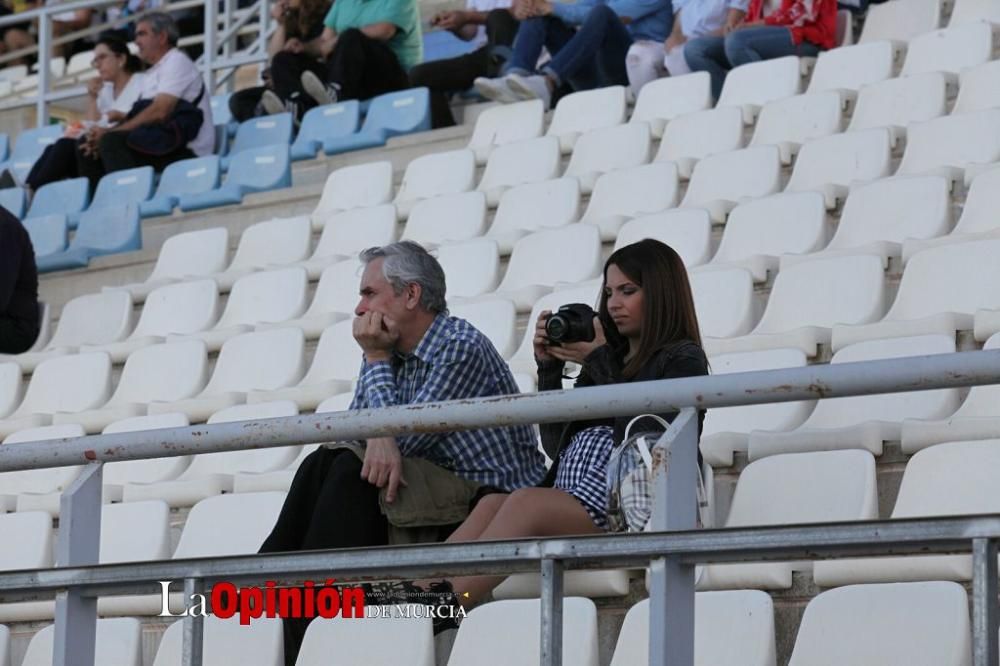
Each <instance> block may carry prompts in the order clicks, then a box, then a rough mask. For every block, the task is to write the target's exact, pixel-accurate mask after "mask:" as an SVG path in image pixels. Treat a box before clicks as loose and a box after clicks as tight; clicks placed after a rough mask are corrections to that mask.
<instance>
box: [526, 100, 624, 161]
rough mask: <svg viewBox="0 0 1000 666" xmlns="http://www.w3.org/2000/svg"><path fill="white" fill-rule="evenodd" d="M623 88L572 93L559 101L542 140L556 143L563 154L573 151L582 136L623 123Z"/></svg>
mask: <svg viewBox="0 0 1000 666" xmlns="http://www.w3.org/2000/svg"><path fill="white" fill-rule="evenodd" d="M625 108H626V96H625V87H624V86H608V87H607V88H597V89H595V90H583V91H580V92H575V93H571V94H569V95H566V96H565V97H563V98H562V99H560V100H559V104H557V105H556V109H555V111H553V113H552V119H551V120H550V121H549V128H548V130H546V132H545V136H551V137H555V138H557V139H558V140H559V148H560V150H561V151H562V152H563V153H568V152H570V151H571V150H573V146H574V145H575V144H576V140H577V138H579V136H580V135H581V134H584V133H586V132H590V131H592V130H595V129H600V128H602V127H611V126H612V125H621V124H622V123H623V122H625Z"/></svg>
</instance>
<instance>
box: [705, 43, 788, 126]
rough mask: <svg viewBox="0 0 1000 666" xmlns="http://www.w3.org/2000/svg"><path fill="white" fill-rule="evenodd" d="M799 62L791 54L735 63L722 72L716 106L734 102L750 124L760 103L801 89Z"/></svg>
mask: <svg viewBox="0 0 1000 666" xmlns="http://www.w3.org/2000/svg"><path fill="white" fill-rule="evenodd" d="M802 72H803V63H802V62H800V60H799V59H798V58H797V57H795V56H788V57H785V58H774V59H772V60H762V61H760V62H754V63H750V64H748V65H744V66H742V67H736V68H734V69H732V70H730V72H729V73H728V74H727V75H726V82H725V83H724V84H723V86H722V93H721V94H720V95H719V101H718V103H717V104H716V106H719V107H722V106H738V107H740V108H741V109H742V110H743V119H744V121H745V122H746V123H747V124H750V123H751V122H752V121H753V120H754V119H755V118H756V117H757V114H758V113H759V112H760V107H762V106H764V105H765V104H767V103H768V102H773V101H775V100H778V99H782V98H785V97H791V96H792V95H798V94H799V93H800V92H802Z"/></svg>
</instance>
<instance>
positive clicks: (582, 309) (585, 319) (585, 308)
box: [545, 303, 597, 345]
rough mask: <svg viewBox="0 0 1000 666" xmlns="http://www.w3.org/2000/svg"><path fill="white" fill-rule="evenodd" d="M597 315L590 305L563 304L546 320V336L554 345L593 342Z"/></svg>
mask: <svg viewBox="0 0 1000 666" xmlns="http://www.w3.org/2000/svg"><path fill="white" fill-rule="evenodd" d="M596 316H597V313H596V312H594V309H593V308H592V307H590V306H589V305H585V304H583V303H570V304H569V305H563V306H562V307H560V308H559V310H557V311H556V312H555V313H553V314H551V315H549V318H548V319H547V320H546V321H545V336H546V337H547V338H548V339H549V343H550V344H553V345H561V344H564V343H567V342H591V341H593V339H594V337H595V333H594V317H596Z"/></svg>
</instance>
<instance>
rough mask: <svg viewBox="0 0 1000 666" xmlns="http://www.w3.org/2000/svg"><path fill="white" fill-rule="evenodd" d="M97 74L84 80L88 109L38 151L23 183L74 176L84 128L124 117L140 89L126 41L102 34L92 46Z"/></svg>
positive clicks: (107, 124)
mask: <svg viewBox="0 0 1000 666" xmlns="http://www.w3.org/2000/svg"><path fill="white" fill-rule="evenodd" d="M93 66H94V68H95V69H96V70H97V76H96V77H95V78H93V79H91V80H90V81H88V82H87V112H86V113H85V114H84V122H83V123H82V124H80V125H77V126H70V127H69V128H67V130H66V134H65V136H63V138H61V139H59V140H58V141H56V142H55V143H53V144H52V145H50V146H49V147H48V148H46V149H45V152H43V153H42V154H41V156H40V157H39V158H38V160H37V161H36V162H35V165H34V166H33V167H32V169H31V171H30V172H29V173H28V177H27V178H26V179H25V184H26V185H27V186H28V187H29V188H30V189H31V190H32V191H34V190H37V189H38V188H39V187H41V186H42V185H45V184H46V183H51V182H54V181H57V180H62V179H64V178H75V177H76V176H77V175H78V173H77V167H76V152H77V147H78V144H79V142H80V141H81V140H82V137H83V136H85V135H86V133H87V130H88V129H89V128H90V127H93V126H95V125H97V126H100V127H110V126H111V125H114V124H116V123H119V122H121V121H122V120H124V119H125V116H126V115H127V114H128V112H129V109H131V108H132V105H133V104H135V101H136V100H137V99H139V92H140V91H141V90H142V74H139V73H138V72H139V70H140V69H141V67H142V63H141V62H140V61H139V59H138V58H137V57H135V56H134V55H132V54H131V53H130V52H129V50H128V44H126V43H125V41H124V40H123V39H122V38H120V37H118V36H115V35H105V36H103V37H101V38H100V39H99V40H98V41H97V45H96V46H95V47H94V62H93Z"/></svg>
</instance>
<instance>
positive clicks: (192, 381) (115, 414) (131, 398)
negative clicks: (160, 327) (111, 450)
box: [52, 340, 208, 433]
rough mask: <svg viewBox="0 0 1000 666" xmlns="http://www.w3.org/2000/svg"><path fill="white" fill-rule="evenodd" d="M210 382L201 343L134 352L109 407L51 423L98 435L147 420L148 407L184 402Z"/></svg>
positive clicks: (184, 342) (61, 416)
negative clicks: (74, 425)
mask: <svg viewBox="0 0 1000 666" xmlns="http://www.w3.org/2000/svg"><path fill="white" fill-rule="evenodd" d="M206 381H208V351H207V349H206V347H205V343H204V342H202V341H201V340H181V341H178V342H171V343H167V344H162V345H153V346H152V347H146V348H144V349H140V350H138V351H136V352H133V353H132V355H131V356H129V357H128V360H127V361H125V367H123V368H122V373H121V377H120V378H119V380H118V385H117V386H116V387H115V392H114V394H112V396H111V398H110V399H109V400H108V402H107V404H105V405H104V406H102V407H101V408H100V409H92V410H87V411H83V412H77V413H75V414H55V415H54V416H53V418H52V422H53V423H56V424H59V423H79V424H80V425H82V426H83V427H84V429H85V430H86V431H87V432H88V433H96V432H100V431H101V430H103V429H104V428H105V427H107V426H108V425H110V424H111V423H113V422H115V421H119V420H121V419H126V418H130V417H133V416H145V415H146V411H147V409H148V405H149V403H152V402H162V401H174V400H184V399H187V398H191V397H193V396H195V395H197V394H198V392H200V391H201V390H202V389H204V388H205V382H206Z"/></svg>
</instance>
